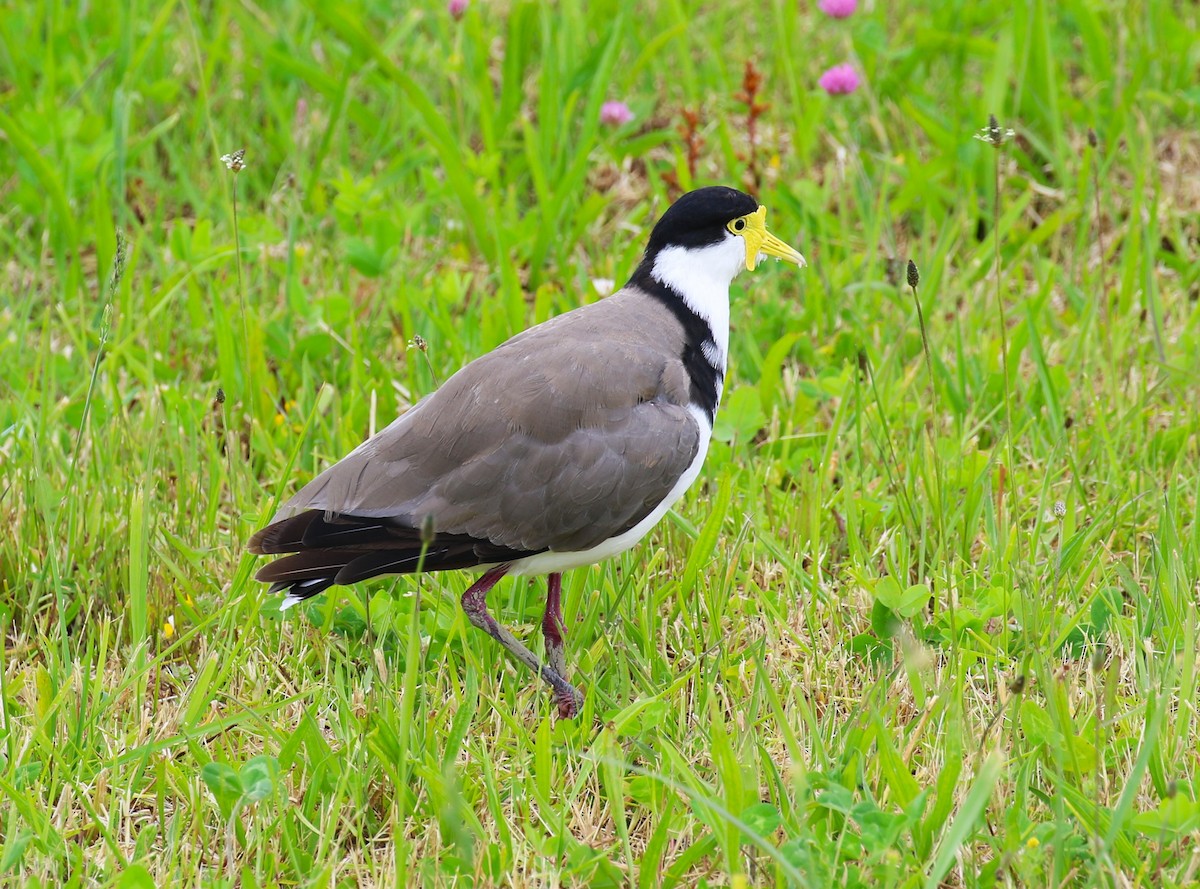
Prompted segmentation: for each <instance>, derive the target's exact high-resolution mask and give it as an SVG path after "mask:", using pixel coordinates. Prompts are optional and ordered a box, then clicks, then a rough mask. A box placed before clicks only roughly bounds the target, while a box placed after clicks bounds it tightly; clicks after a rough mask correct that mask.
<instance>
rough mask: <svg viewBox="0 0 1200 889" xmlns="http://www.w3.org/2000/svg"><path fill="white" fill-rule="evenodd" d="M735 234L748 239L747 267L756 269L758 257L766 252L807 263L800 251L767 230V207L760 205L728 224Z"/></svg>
mask: <svg viewBox="0 0 1200 889" xmlns="http://www.w3.org/2000/svg"><path fill="white" fill-rule="evenodd" d="M726 227H727V228H728V229H729V231H731V232H733V233H734V234H735V235H741V236H742V238H743V239H744V240H745V241H746V269H747V270H748V271H751V272H752V271H754V267H755V266H756V265H758V257H759V255H760V254H763V253H765V254H766V255H767V256H774V257H775V258H776V259H782V260H783V261H784V262H794V263H795V264H796V265H798V266H804V265H807V263H806V262H805V261H804V257H803V256H801V255H800V251H799V250H797V249H795V248H794V247H789V246H788V245H787V244H785V243H784V242H783V241H781V240H779V238H777V237H775V236H774V235H773V234H771V233H770V232H769V231H767V208H766V207H761V206H760V207H759V208H758V209H757V210H755V211H754V212H753V213H747V214H746V215H745V216H739V217H738V218H737V219H734V220H733V221H732V222H730V223H729V225H728V226H726Z"/></svg>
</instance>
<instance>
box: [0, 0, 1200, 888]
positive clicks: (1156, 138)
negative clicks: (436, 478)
mask: <svg viewBox="0 0 1200 889" xmlns="http://www.w3.org/2000/svg"><path fill="white" fill-rule="evenodd" d="M825 5H827V6H829V7H830V8H833V7H837V6H841V7H845V6H850V7H853V6H855V4H853V3H850V4H847V3H846V0H840V2H838V0H825ZM1198 19H1200V11H1198V8H1197V6H1196V5H1195V4H1194V3H1183V2H1167V0H1131V2H1114V0H1061V2H1050V0H1018V2H1016V3H1015V4H1009V3H1003V2H1000V0H947V2H920V3H896V4H892V3H882V2H878V0H860V2H859V3H858V4H857V8H856V9H855V10H854V11H853V13H852V14H850V15H849V16H847V17H841V18H839V17H836V16H834V15H831V14H828V13H827V12H825V11H823V10H822V9H821V8H819V7H818V5H817V3H816V2H808V0H802V2H796V0H787V2H782V0H772V2H763V3H749V2H732V3H720V4H716V3H714V4H691V3H684V2H679V0H668V2H662V3H632V2H616V0H600V2H589V3H587V4H586V5H585V4H577V3H571V2H562V3H556V4H552V3H544V4H543V3H534V2H528V0H510V2H496V3H487V2H480V0H470V2H469V3H461V2H459V0H455V2H452V3H450V4H446V3H443V2H434V3H431V4H428V5H426V6H425V7H424V8H421V5H420V4H417V5H414V6H408V5H404V4H383V3H361V2H360V3H355V4H349V5H346V6H344V7H343V6H342V5H341V4H329V3H323V2H320V0H306V2H279V3H255V2H252V0H240V2H239V0H204V2H201V0H166V2H162V3H153V2H146V0H131V2H128V3H121V4H106V3H77V4H64V3H56V2H52V0H42V2H34V0H29V2H25V3H10V4H5V6H4V9H3V12H2V14H0V221H2V223H3V224H2V225H0V262H2V271H0V293H2V296H0V521H2V522H3V526H4V528H5V533H4V534H3V535H0V627H2V628H3V645H2V646H0V882H2V883H5V884H12V885H30V886H37V885H42V886H58V885H81V886H83V885H113V886H119V887H123V889H140V887H149V886H155V885H157V886H168V885H181V886H243V887H256V886H355V885H359V886H373V885H380V886H386V885H414V886H470V885H481V886H489V885H509V886H514V887H523V886H597V887H602V886H638V887H651V886H681V887H692V886H731V887H746V886H793V885H794V886H811V887H824V886H863V887H866V886H871V887H875V886H903V887H929V889H935V887H941V886H947V887H984V886H988V887H990V886H994V885H1005V886H1033V887H1046V886H1098V887H1109V886H1112V887H1134V886H1145V887H1159V886H1185V885H1195V883H1196V881H1197V880H1200V713H1198V712H1197V706H1198V703H1200V663H1198V657H1197V651H1198V644H1200V639H1198V636H1200V524H1198V523H1197V521H1196V517H1197V516H1196V513H1197V500H1198V498H1200V419H1198V416H1200V415H1198V403H1200V87H1198V86H1197V82H1198V81H1197V72H1198V71H1200V22H1198ZM842 64H848V65H850V66H851V68H852V71H850V72H847V71H845V70H844V69H843V70H842V71H840V72H837V73H835V75H833V76H832V78H830V77H826V78H824V79H822V78H823V75H824V74H825V73H826V71H827V70H828V69H830V68H833V67H834V66H836V65H842ZM822 83H824V84H825V87H833V88H837V87H840V88H841V90H842V91H836V89H835V91H833V92H829V91H827V90H826V88H825V87H823V86H822V85H821V84H822ZM846 90H849V91H846ZM606 103H623V104H622V105H611V104H609V105H606ZM237 149H244V150H245V156H244V165H242V164H237V163H226V162H223V161H222V156H223V155H225V156H229V155H232V153H233V152H234V151H235V150H237ZM239 167H240V169H238V168H239ZM708 184H728V185H734V186H737V187H741V188H744V189H746V190H749V191H751V192H752V193H754V194H755V195H756V196H757V197H758V198H759V199H760V200H761V202H762V203H763V204H764V205H765V206H766V207H767V208H768V210H769V216H768V223H769V225H770V227H771V229H772V230H773V231H774V232H775V233H776V234H777V235H779V236H780V237H781V238H783V239H784V240H785V241H787V242H789V243H791V244H793V245H795V246H796V247H798V248H799V249H800V250H801V251H802V252H803V253H804V254H805V255H806V256H807V258H808V260H809V267H808V268H807V269H804V270H796V269H795V268H794V267H785V266H782V265H777V264H775V263H769V264H765V265H764V266H763V267H761V268H760V269H759V270H757V271H756V272H755V273H753V274H745V275H743V276H742V277H741V278H739V279H738V280H737V281H736V282H735V283H734V287H733V292H732V298H733V303H732V335H731V367H730V378H729V382H728V385H727V387H726V391H725V398H724V403H723V405H722V409H721V412H720V414H719V415H718V419H717V428H716V431H715V440H714V442H713V446H712V448H711V449H710V451H709V456H708V460H707V463H706V466H705V470H704V472H703V474H702V476H701V481H700V482H698V483H697V484H696V485H695V487H694V488H693V489H692V490H691V491H690V492H689V494H688V495H687V496H686V497H685V498H684V499H683V500H682V501H681V502H680V503H679V504H677V506H676V508H675V510H674V511H673V512H672V513H671V514H670V515H669V516H668V518H667V519H666V520H664V521H663V522H662V524H661V525H660V526H659V527H658V528H657V529H656V530H655V531H653V532H652V533H651V534H650V536H649V537H648V538H647V539H646V540H645V541H644V542H643V543H642V544H641V545H639V546H638V547H637V548H635V549H634V550H632V551H630V552H629V553H626V554H625V555H623V556H620V557H618V558H616V559H613V560H611V561H609V562H606V563H604V564H601V565H599V566H596V567H593V568H591V569H587V570H583V569H581V570H577V571H575V572H572V573H570V574H568V575H567V576H566V578H565V579H564V599H565V602H564V607H565V611H566V616H567V622H568V626H569V635H568V641H567V657H568V661H569V663H571V664H572V666H573V670H574V672H573V674H572V676H573V678H574V681H576V683H577V684H578V685H579V686H580V687H581V688H582V689H583V690H584V692H585V695H586V702H585V705H584V709H583V712H582V714H581V715H580V717H579V718H578V719H576V720H560V719H558V718H557V716H556V711H555V707H554V705H553V702H552V699H551V698H550V696H549V695H548V694H547V693H546V691H545V689H544V688H543V687H542V686H540V685H538V684H537V683H535V682H533V681H531V679H530V677H529V675H528V674H527V673H525V672H524V671H522V670H519V669H518V668H517V666H516V665H514V664H513V663H512V662H511V661H510V660H509V659H508V658H507V657H506V656H505V654H504V652H503V651H502V650H501V649H500V648H499V647H498V646H497V645H495V644H493V643H492V642H491V641H490V640H488V639H487V638H486V637H485V636H484V635H483V634H482V633H480V632H479V631H478V630H475V629H474V628H472V627H471V626H470V624H469V623H468V622H467V620H466V618H465V617H464V616H463V615H462V613H461V609H460V608H459V605H458V597H459V596H460V595H461V594H462V592H463V591H464V590H465V589H466V587H467V586H468V585H469V584H470V582H471V580H472V575H470V574H468V573H465V572H449V573H443V574H434V575H428V576H425V577H423V578H416V579H415V578H411V577H404V578H390V579H385V580H382V581H373V582H369V583H366V584H362V585H360V586H356V587H350V588H340V587H339V588H335V590H333V591H331V592H330V593H329V594H325V595H323V596H321V597H318V598H316V599H314V600H312V601H311V602H308V603H305V604H304V605H302V606H300V607H297V608H295V609H292V610H291V611H289V612H287V613H285V614H281V613H280V611H279V610H278V606H279V599H278V597H276V596H271V595H268V594H267V592H266V589H265V587H264V586H263V585H262V584H259V583H257V582H256V581H254V579H253V573H254V571H255V570H256V566H257V565H258V564H261V560H258V559H256V558H255V557H253V556H251V555H249V554H248V553H247V552H246V551H245V544H246V541H247V540H248V538H249V537H250V535H251V534H252V533H253V532H254V531H255V530H256V529H257V528H259V527H261V526H262V524H263V523H264V522H265V521H266V520H268V519H269V518H270V516H271V515H272V513H273V510H274V508H275V506H276V505H277V504H278V503H279V502H281V500H282V499H284V498H286V497H287V496H289V495H290V494H291V493H293V492H294V491H295V490H296V489H297V488H298V487H299V485H300V484H301V483H302V482H303V481H305V480H307V479H308V478H310V477H312V475H313V474H314V473H315V472H317V471H319V470H320V469H322V468H324V467H325V466H327V465H329V464H330V463H331V462H332V461H333V460H335V459H336V458H338V457H339V456H341V455H342V454H344V453H346V452H347V451H348V450H349V449H351V448H352V447H354V446H355V445H357V444H358V443H359V442H360V441H361V440H362V439H363V438H364V437H366V436H367V435H369V434H370V433H372V432H373V431H375V430H378V429H381V428H382V427H383V426H385V425H386V424H387V423H389V422H390V421H391V419H392V418H393V417H394V416H395V415H396V414H397V413H398V412H401V411H403V410H405V409H406V408H407V407H409V406H410V405H411V404H413V403H414V402H415V401H416V400H417V399H418V398H420V397H421V396H422V395H424V394H425V393H427V392H429V391H431V390H432V389H433V388H435V387H436V386H437V385H438V382H439V381H441V380H444V379H446V377H447V376H449V375H450V374H451V373H453V372H454V370H456V369H457V368H458V367H460V366H461V365H462V364H463V363H465V362H466V361H468V360H470V359H471V358H473V357H476V356H478V355H480V354H482V353H483V352H485V351H487V350H488V349H491V348H493V347H494V346H496V345H498V344H499V343H500V342H502V341H503V340H505V339H506V338H508V337H509V336H511V335H513V334H514V333H516V332H518V331H520V330H522V329H524V328H525V327H527V326H529V325H530V324H532V323H534V322H536V321H540V320H543V319H545V318H547V317H549V316H551V315H554V314H557V313H560V312H563V311H566V310H568V309H571V308H573V307H575V306H577V305H580V304H581V303H584V302H589V301H594V300H597V299H600V298H602V297H603V296H604V295H606V294H607V293H609V292H611V290H612V289H613V288H614V286H616V287H619V286H620V285H621V284H622V283H623V282H624V280H625V279H626V278H627V276H628V275H629V274H630V273H631V272H632V270H633V268H634V267H635V265H636V264H637V260H638V258H639V255H640V252H641V250H642V248H643V247H644V245H645V239H646V237H647V235H648V232H649V229H650V227H651V226H652V225H653V223H654V221H655V219H656V218H657V217H658V215H659V214H661V213H662V212H663V210H665V209H666V207H667V206H669V204H670V202H671V201H672V200H673V199H674V198H675V197H677V196H678V195H679V194H681V193H682V192H683V191H686V190H688V189H690V188H692V187H695V186H698V185H708ZM910 260H911V261H912V263H913V265H912V266H909V265H908V263H909V261H910ZM544 591H545V583H544V581H543V580H542V579H540V578H534V579H530V580H524V579H518V580H505V581H504V582H502V583H501V585H500V586H499V587H498V588H497V589H496V591H495V592H494V593H493V595H492V599H491V602H492V606H493V610H494V613H496V614H497V615H498V616H499V617H500V618H501V619H502V620H503V621H504V622H506V623H508V624H509V625H510V626H513V627H514V628H515V630H516V632H517V635H518V636H521V637H523V638H527V639H529V640H530V642H531V645H534V646H535V648H537V650H539V651H540V644H541V643H540V638H539V634H538V623H539V619H540V616H541V610H542V604H543V596H544Z"/></svg>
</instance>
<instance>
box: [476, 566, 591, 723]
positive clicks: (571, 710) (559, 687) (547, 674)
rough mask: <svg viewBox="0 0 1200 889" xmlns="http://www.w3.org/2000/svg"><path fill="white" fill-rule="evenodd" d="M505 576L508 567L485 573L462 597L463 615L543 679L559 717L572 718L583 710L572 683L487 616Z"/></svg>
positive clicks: (578, 694)
mask: <svg viewBox="0 0 1200 889" xmlns="http://www.w3.org/2000/svg"><path fill="white" fill-rule="evenodd" d="M506 573H508V566H507V565H501V566H500V567H499V568H493V569H492V570H490V571H488V572H486V573H485V574H484V575H483V577H481V578H479V580H477V581H475V583H473V584H472V585H471V587H470V589H468V590H467V591H466V592H465V593H463V595H462V609H463V612H464V613H465V614H466V615H467V620H469V621H470V622H471V623H472V624H473V625H474V626H476V627H478V628H479V629H481V630H483V631H484V632H485V633H487V634H488V635H489V636H491V637H492V638H493V639H495V640H496V641H497V642H499V643H500V644H501V645H503V646H504V647H505V648H507V649H508V651H509V653H510V654H512V656H513V657H515V658H516V659H517V660H518V661H520V662H521V663H522V664H524V665H525V666H526V667H528V668H529V669H530V670H532V671H533V672H534V673H535V674H537V675H538V676H540V677H542V679H544V680H545V681H546V683H547V684H548V685H549V686H550V687H551V688H552V689H554V700H555V702H556V703H557V704H558V713H559V715H560V716H566V717H568V718H569V717H573V716H575V715H577V714H578V713H579V708H580V707H582V706H583V695H581V694H580V693H579V691H578V689H576V688H575V687H574V686H573V685H571V683H569V682H567V680H566V679H564V678H563V676H562V674H561V673H560V672H559V671H558V670H555V669H554V668H553V667H548V666H546V665H545V664H543V663H542V662H541V661H539V660H538V658H537V655H535V654H534V653H533V652H532V651H530V650H529V649H528V648H526V647H525V646H524V645H523V644H521V641H520V640H519V639H517V637H516V636H514V635H513V634H512V632H511V631H510V630H509V629H508V628H507V627H504V626H502V625H501V624H500V623H499V622H498V621H497V620H496V618H494V617H492V616H491V614H489V613H488V610H487V594H488V591H489V590H490V589H491V588H492V587H494V586H495V585H496V582H497V581H498V580H499V579H500V578H501V577H503V576H504V575H505V574H506Z"/></svg>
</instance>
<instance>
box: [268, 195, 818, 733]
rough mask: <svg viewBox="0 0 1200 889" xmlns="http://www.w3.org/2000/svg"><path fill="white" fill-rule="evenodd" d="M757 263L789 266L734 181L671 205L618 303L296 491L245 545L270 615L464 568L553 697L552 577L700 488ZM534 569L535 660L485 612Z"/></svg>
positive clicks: (551, 334)
mask: <svg viewBox="0 0 1200 889" xmlns="http://www.w3.org/2000/svg"><path fill="white" fill-rule="evenodd" d="M764 256H771V257H776V258H778V259H782V260H785V261H787V262H792V263H795V264H797V265H800V266H803V265H804V257H803V256H801V255H800V253H799V252H797V251H796V250H794V249H793V248H791V247H789V246H788V245H787V244H785V243H784V242H783V241H781V240H779V239H778V238H776V237H775V236H774V235H772V234H771V233H770V232H768V231H767V228H766V208H764V207H761V206H759V204H758V202H757V201H756V200H755V199H754V198H752V197H750V196H749V195H747V194H743V193H742V192H740V191H737V190H735V189H732V188H723V187H712V188H701V189H698V190H696V191H693V192H690V193H688V194H686V195H684V196H683V197H681V198H680V199H679V200H678V201H676V202H675V203H674V204H673V205H672V206H671V207H670V208H669V209H668V210H667V211H666V213H664V214H663V216H662V218H661V219H660V220H659V221H658V223H657V225H655V226H654V230H653V231H652V232H651V234H650V240H649V242H648V243H647V245H646V252H645V254H644V256H643V257H642V261H641V263H640V264H639V265H638V267H637V270H636V271H634V273H633V277H631V278H630V279H629V282H628V283H627V284H626V285H625V286H624V287H623V288H621V290H619V291H618V292H617V293H615V294H613V295H612V296H610V297H608V298H607V299H602V300H600V301H599V302H596V303H592V304H590V305H585V306H582V307H581V308H578V309H575V310H573V311H570V312H567V313H566V314H564V315H560V316H558V317H555V318H551V319H550V320H549V321H546V322H544V323H542V324H538V325H537V326H535V327H532V328H530V329H529V330H526V331H525V332H524V333H521V334H519V335H517V336H515V337H513V338H512V339H510V340H508V341H507V342H506V343H504V344H503V345H501V346H499V347H498V348H496V349H494V350H493V351H491V352H489V353H488V354H486V355H483V356H482V357H480V358H477V359H475V360H474V361H472V362H471V363H470V364H468V365H466V366H465V367H464V368H462V369H461V370H460V371H458V373H456V374H455V375H454V376H452V377H450V379H448V380H447V381H446V382H445V384H444V385H442V386H441V387H440V388H439V389H437V390H436V391H435V392H433V393H432V394H431V395H429V396H427V397H426V398H424V399H422V400H421V401H420V402H418V403H417V404H416V405H414V406H413V407H412V408H411V409H410V410H408V411H407V412H405V413H404V414H402V415H401V416H400V418H399V419H397V420H396V421H395V422H393V423H392V424H391V425H390V426H388V427H387V428H386V429H384V430H383V431H381V432H379V433H378V434H377V435H375V436H373V437H371V438H370V439H368V440H367V441H365V442H363V443H362V444H361V445H359V446H358V447H357V448H355V449H354V450H353V451H351V452H350V454H348V455H347V456H346V457H344V458H343V459H342V460H340V461H339V462H337V463H335V464H334V465H333V466H331V467H329V468H328V469H326V470H325V471H324V472H322V473H321V474H320V475H318V476H317V477H316V478H315V479H313V480H312V481H311V482H309V483H308V484H307V485H306V486H305V487H304V488H302V489H301V490H300V492H299V493H298V494H296V496H294V497H292V499H291V500H289V501H288V502H287V503H286V504H284V506H283V507H282V508H281V509H280V510H279V513H278V514H277V515H276V516H275V518H274V519H273V520H272V521H271V524H270V525H268V526H267V527H266V528H263V529H262V530H261V531H259V532H258V533H257V534H255V535H254V537H253V538H251V540H250V551H251V552H254V553H261V554H270V555H274V554H278V553H287V554H288V555H284V556H283V558H281V559H277V560H275V561H273V562H271V563H269V564H268V565H266V566H264V567H263V568H262V569H261V570H260V571H259V572H258V579H259V580H262V581H267V582H270V583H271V584H272V586H271V591H272V592H283V593H286V594H287V596H286V598H285V599H284V600H283V606H282V607H284V608H287V607H289V606H291V605H294V604H295V603H297V602H300V601H302V600H304V599H307V598H309V597H310V596H315V595H316V594H318V593H320V592H322V591H323V590H325V589H327V588H329V587H331V586H333V585H334V584H352V583H356V582H358V581H360V580H366V579H367V578H370V577H377V576H379V575H382V574H405V573H411V572H414V571H417V570H423V571H443V570H448V569H452V568H465V569H475V570H479V571H482V572H483V573H482V576H481V577H480V578H479V580H477V581H476V582H475V583H474V584H473V585H472V586H471V587H470V588H469V589H468V590H467V591H466V592H465V593H464V594H463V596H462V608H463V611H464V612H465V613H466V615H467V618H468V619H469V620H470V621H471V623H472V624H474V625H475V626H476V627H478V628H479V629H481V630H483V631H484V632H486V633H487V634H488V635H490V636H492V637H493V638H494V639H495V640H496V641H497V642H499V643H500V644H501V645H503V646H504V647H505V648H506V649H508V651H509V652H511V653H512V655H513V657H515V658H516V659H517V660H518V661H520V662H521V663H522V664H524V665H525V666H527V667H528V668H529V669H531V670H533V671H534V673H536V674H537V675H539V676H541V677H542V679H544V680H545V681H546V682H547V683H549V685H550V686H551V688H552V689H553V692H554V697H555V700H556V702H557V704H558V709H559V712H560V713H561V714H562V715H564V716H568V717H569V716H574V715H575V714H576V713H577V712H578V711H579V708H580V706H581V705H582V702H583V697H582V695H581V694H580V693H579V691H578V690H577V689H576V688H575V687H574V686H573V685H571V684H570V683H569V682H568V681H567V670H566V658H565V656H564V653H563V636H564V633H565V626H564V623H563V616H562V604H561V594H562V572H563V571H567V570H568V569H571V568H578V567H581V566H584V565H590V564H592V563H593V562H598V561H600V560H602V559H606V558H609V557H610V556H614V555H616V554H618V553H621V552H624V551H625V550H627V549H629V548H630V547H632V546H633V545H634V544H636V543H637V542H638V541H639V540H641V539H642V538H643V537H644V536H645V535H646V533H647V532H649V530H650V529H651V528H652V527H654V525H655V524H656V523H657V522H658V521H659V519H661V518H662V517H663V515H664V514H665V513H666V512H667V510H668V509H670V507H671V505H672V504H673V503H675V501H677V500H678V499H679V498H680V497H681V496H682V495H683V493H684V491H686V490H687V489H688V487H689V486H690V485H691V484H692V482H694V481H695V480H696V476H697V475H698V474H699V472H700V465H701V463H703V462H704V455H705V453H706V452H707V451H708V442H709V438H710V436H711V435H712V428H713V419H714V417H715V416H716V412H717V405H718V404H719V403H720V400H721V390H722V387H723V384H724V381H725V365H726V359H727V357H728V342H729V285H730V283H731V282H732V281H733V279H734V278H735V277H736V276H737V274H738V273H739V272H740V271H741V270H742V269H750V270H753V269H754V267H755V265H756V264H757V263H758V262H759V260H761V259H762V258H763V257H764ZM522 574H547V575H549V578H548V583H547V587H548V589H547V594H546V609H545V614H544V616H543V618H542V633H543V634H544V636H545V642H546V663H542V662H541V661H540V660H539V659H538V657H537V655H535V654H534V653H533V652H532V651H530V650H529V649H528V648H526V647H525V646H524V645H523V644H522V643H521V642H520V641H518V640H517V638H516V637H515V636H513V634H512V633H511V632H510V631H509V630H508V629H507V628H506V627H504V626H502V625H501V624H500V623H499V622H497V621H496V619H495V618H494V617H492V615H491V614H490V613H489V612H488V609H487V601H486V599H487V594H488V591H489V590H490V589H491V588H492V587H493V586H494V585H495V584H496V582H497V581H498V580H500V578H502V577H504V576H506V575H522Z"/></svg>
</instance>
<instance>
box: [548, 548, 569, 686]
mask: <svg viewBox="0 0 1200 889" xmlns="http://www.w3.org/2000/svg"><path fill="white" fill-rule="evenodd" d="M566 632H567V625H566V622H565V621H563V614H562V575H561V574H559V573H558V572H555V573H554V574H551V575H550V576H549V577H547V578H546V611H545V613H544V614H543V615H542V635H543V636H545V637H546V662H547V663H549V664H550V669H552V670H554V671H555V672H556V673H558V675H559V676H561V677H563V679H566V678H567V657H566V655H565V654H564V653H563V651H564V650H563V637H564V636H565V635H566Z"/></svg>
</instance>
